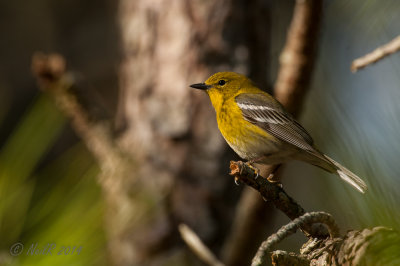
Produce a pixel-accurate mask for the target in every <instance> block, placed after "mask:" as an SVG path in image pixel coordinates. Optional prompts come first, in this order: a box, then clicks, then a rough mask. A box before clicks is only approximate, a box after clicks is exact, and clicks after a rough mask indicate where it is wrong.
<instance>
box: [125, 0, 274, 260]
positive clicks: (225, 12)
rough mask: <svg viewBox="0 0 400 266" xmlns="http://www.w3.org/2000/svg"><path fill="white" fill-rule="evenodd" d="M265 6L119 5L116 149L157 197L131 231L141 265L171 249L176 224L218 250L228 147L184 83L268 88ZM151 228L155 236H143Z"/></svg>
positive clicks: (224, 225)
mask: <svg viewBox="0 0 400 266" xmlns="http://www.w3.org/2000/svg"><path fill="white" fill-rule="evenodd" d="M267 3H268V1H264V0H259V1H252V2H251V4H249V3H248V2H247V1H241V0H236V1H230V0H224V1H197V0H196V1H188V0H179V1H176V0H165V1H147V0H140V1H130V0H122V1H120V8H119V21H120V27H121V34H122V42H123V50H124V52H123V54H124V58H123V63H122V67H121V75H120V81H121V89H122V93H121V98H120V107H119V118H118V127H119V129H120V131H122V132H123V133H122V134H121V136H120V138H119V141H118V143H119V146H120V147H122V149H123V150H125V151H126V152H129V153H130V154H131V155H132V157H133V158H135V160H136V161H137V163H138V166H139V167H137V169H136V170H137V171H136V172H135V173H132V175H135V176H136V175H137V176H147V177H148V176H152V180H147V181H145V182H146V183H148V184H149V186H152V187H153V190H159V191H162V193H161V195H163V196H161V197H160V198H159V199H158V206H159V207H160V208H159V209H158V210H157V211H156V212H155V214H154V215H153V216H152V217H151V218H149V221H148V222H147V224H148V226H147V227H146V226H144V227H143V229H142V230H140V231H142V232H143V234H142V235H143V236H141V237H137V233H134V231H132V232H131V234H130V235H134V237H133V238H135V239H134V242H135V246H136V247H137V248H139V249H140V250H141V252H140V253H141V254H147V257H146V256H145V258H142V259H143V260H142V261H146V260H147V259H148V258H149V256H150V255H151V256H152V258H154V256H157V254H160V252H162V251H163V250H166V249H173V247H174V245H180V240H179V238H177V237H176V236H177V234H176V226H177V224H178V223H180V222H185V223H186V224H188V225H189V226H190V227H191V228H193V230H194V231H195V232H196V233H197V234H198V235H199V236H200V238H201V239H203V240H204V241H205V242H206V243H207V244H209V245H210V247H211V248H213V249H216V248H217V249H218V248H219V247H220V246H221V244H222V240H223V239H224V237H225V235H226V233H227V231H228V229H229V225H230V223H231V220H232V213H233V206H234V201H235V199H236V198H237V196H238V194H239V192H240V189H238V188H236V187H234V186H233V184H232V181H231V179H229V178H227V177H226V175H227V171H226V168H225V167H224V166H226V165H228V163H229V161H228V158H227V157H226V155H227V148H226V147H227V146H226V144H225V142H224V140H223V139H222V137H221V135H220V133H219V131H218V128H217V125H216V121H215V118H214V117H215V114H214V111H213V110H212V107H211V104H210V103H209V100H208V99H207V97H206V96H205V95H204V94H202V93H200V92H199V91H192V90H191V89H190V88H189V87H188V85H189V84H192V83H196V82H202V81H203V80H205V78H206V77H207V76H208V75H210V74H212V73H213V72H216V71H219V70H228V69H229V70H236V71H240V72H242V73H246V72H250V75H251V76H252V77H253V78H255V79H256V80H257V81H258V82H260V83H262V84H266V83H267V81H266V80H267V78H266V77H267V68H268V64H267V61H268V54H269V49H268V47H267V46H268V44H269V42H268V41H269V34H268V31H265V26H264V22H265V21H266V20H268V16H265V10H266V6H265V5H267ZM249 29H250V30H249ZM261 30H262V31H263V32H262V34H261V33H260V31H261ZM253 59H257V60H253ZM253 61H254V62H253ZM246 74H248V73H246ZM229 154H230V156H229V157H230V158H232V155H233V154H232V153H231V151H230V150H229ZM224 158H226V159H224ZM229 205H230V206H229ZM160 230H161V231H162V235H163V236H162V237H159V235H158V234H155V233H154V236H155V237H154V238H152V237H148V236H149V235H151V234H149V232H159V231H160ZM136 231H137V230H136ZM127 234H128V235H129V232H128V233H127ZM125 235H126V234H125ZM143 239H145V240H143Z"/></svg>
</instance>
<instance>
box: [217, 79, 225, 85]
mask: <svg viewBox="0 0 400 266" xmlns="http://www.w3.org/2000/svg"><path fill="white" fill-rule="evenodd" d="M225 83H226V81H225V80H223V79H221V80H220V81H218V85H220V86H223V85H225Z"/></svg>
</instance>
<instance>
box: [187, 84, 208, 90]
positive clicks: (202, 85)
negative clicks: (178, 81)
mask: <svg viewBox="0 0 400 266" xmlns="http://www.w3.org/2000/svg"><path fill="white" fill-rule="evenodd" d="M190 87H192V88H195V89H199V90H204V91H205V90H208V89H209V88H211V86H210V85H207V84H205V83H196V84H192V85H190Z"/></svg>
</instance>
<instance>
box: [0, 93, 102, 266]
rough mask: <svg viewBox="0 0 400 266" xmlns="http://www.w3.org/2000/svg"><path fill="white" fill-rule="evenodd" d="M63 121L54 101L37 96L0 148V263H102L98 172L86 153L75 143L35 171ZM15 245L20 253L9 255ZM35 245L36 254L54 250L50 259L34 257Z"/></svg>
mask: <svg viewBox="0 0 400 266" xmlns="http://www.w3.org/2000/svg"><path fill="white" fill-rule="evenodd" d="M65 123H66V119H65V118H64V117H63V115H62V114H61V113H60V112H59V111H58V110H57V108H56V106H54V103H53V102H52V100H51V99H49V98H48V97H47V96H46V95H41V96H39V97H37V98H36V99H35V100H34V103H33V104H32V106H30V107H29V108H28V110H27V111H26V113H25V115H24V116H23V117H22V119H21V121H20V122H19V123H18V126H17V127H16V128H15V129H14V130H13V133H12V134H11V135H10V136H9V138H8V139H7V141H6V143H5V145H4V146H3V147H2V148H1V151H0V250H2V252H1V253H0V265H104V264H105V262H106V258H105V255H104V254H105V236H104V232H103V213H104V211H103V205H104V204H103V201H102V199H101V195H100V189H99V187H98V185H97V184H96V180H95V177H96V175H97V174H98V172H99V169H98V167H97V165H96V164H95V162H94V160H93V158H92V157H91V156H90V154H89V153H88V151H87V150H86V149H85V148H84V147H83V146H82V145H81V144H78V145H76V146H74V147H72V148H69V150H67V151H66V152H64V153H62V154H61V155H60V156H59V157H58V158H54V159H53V158H51V159H48V158H47V160H46V161H45V165H44V166H43V167H40V170H39V171H37V166H38V164H39V163H41V160H43V158H44V156H45V155H46V153H47V152H48V151H49V149H50V148H51V147H52V145H54V142H55V141H56V140H57V137H58V136H59V135H60V133H61V130H62V129H63V128H64V125H65ZM15 243H22V244H23V245H24V249H23V251H22V253H21V254H20V255H18V256H11V254H10V253H12V251H11V250H10V248H11V246H12V245H13V244H15ZM36 244H37V246H36V250H40V249H42V250H43V249H44V248H45V246H46V245H47V244H50V245H53V246H54V245H55V248H54V249H53V250H52V252H51V255H50V254H36V255H35V254H32V247H35V245H36ZM74 247H75V252H74V253H72V249H73V248H74ZM79 248H81V250H80V252H79V254H78V253H77V250H78V249H79ZM60 251H61V252H60ZM58 253H60V254H58Z"/></svg>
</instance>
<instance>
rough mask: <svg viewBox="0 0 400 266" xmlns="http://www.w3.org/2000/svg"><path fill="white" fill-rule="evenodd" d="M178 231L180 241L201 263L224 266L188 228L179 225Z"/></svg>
mask: <svg viewBox="0 0 400 266" xmlns="http://www.w3.org/2000/svg"><path fill="white" fill-rule="evenodd" d="M178 229H179V232H180V233H181V236H182V239H183V240H184V241H185V242H186V244H187V245H188V246H189V247H190V249H191V250H192V251H193V252H194V253H195V254H196V255H197V256H198V257H199V258H200V259H201V260H202V261H204V262H205V263H206V264H208V265H211V266H224V264H223V263H222V262H220V261H219V260H218V259H217V257H216V256H215V255H214V254H213V253H212V252H211V250H210V249H209V248H208V247H207V246H206V245H205V244H204V243H203V242H202V241H201V239H200V238H199V237H198V236H197V235H196V233H195V232H193V230H192V229H190V228H189V226H187V225H186V224H180V225H179V227H178Z"/></svg>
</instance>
